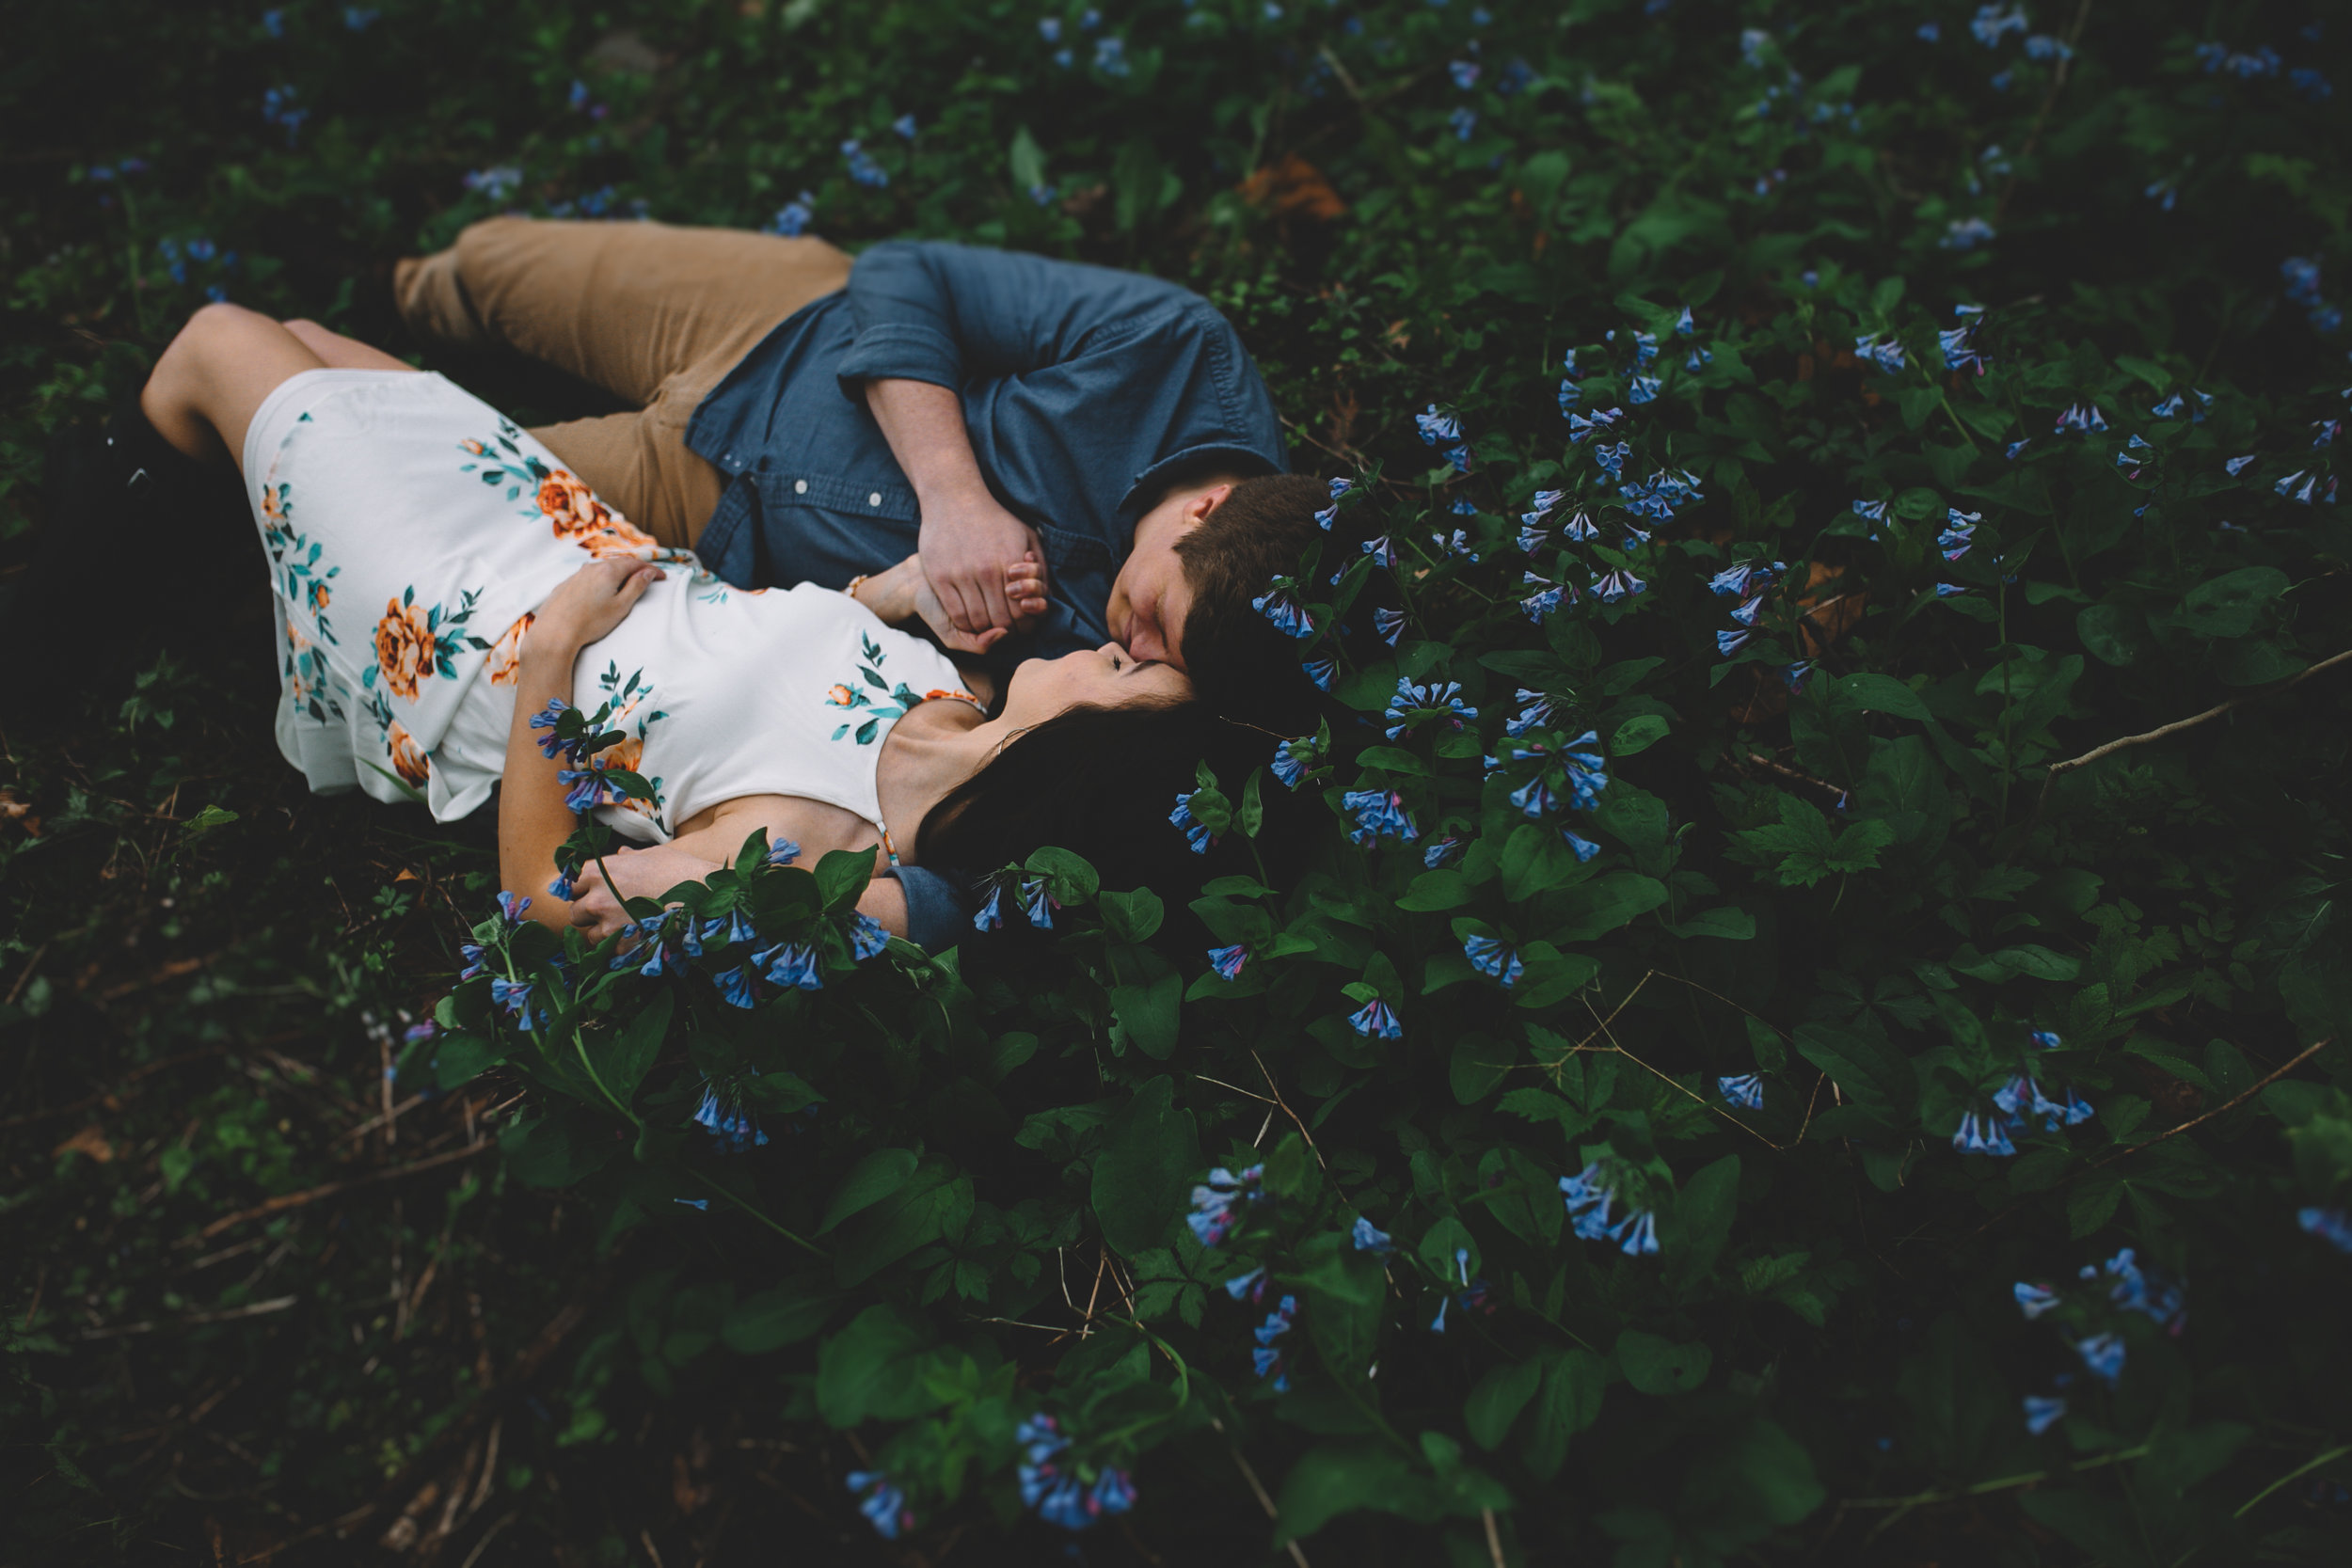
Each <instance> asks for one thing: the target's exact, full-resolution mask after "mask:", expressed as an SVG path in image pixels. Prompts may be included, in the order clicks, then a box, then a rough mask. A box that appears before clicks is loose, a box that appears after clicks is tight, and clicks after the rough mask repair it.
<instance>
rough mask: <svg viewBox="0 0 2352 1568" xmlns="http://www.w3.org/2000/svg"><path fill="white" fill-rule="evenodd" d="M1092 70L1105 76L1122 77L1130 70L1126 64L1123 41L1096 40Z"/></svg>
mask: <svg viewBox="0 0 2352 1568" xmlns="http://www.w3.org/2000/svg"><path fill="white" fill-rule="evenodd" d="M1094 69H1095V70H1097V71H1101V72H1102V73H1103V74H1104V75H1105V76H1124V75H1126V74H1127V72H1128V71H1129V70H1130V69H1131V68H1130V67H1129V66H1128V64H1127V40H1125V39H1096V40H1094Z"/></svg>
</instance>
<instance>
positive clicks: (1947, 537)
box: [1935, 506, 1984, 561]
mask: <svg viewBox="0 0 2352 1568" xmlns="http://www.w3.org/2000/svg"><path fill="white" fill-rule="evenodd" d="M1944 519H1945V521H1944V530H1943V531H1942V532H1940V533H1938V534H1937V535H1936V536H1935V547H1936V548H1937V549H1939V550H1942V551H1943V552H1944V559H1945V560H1947V561H1958V560H1959V559H1960V558H1961V557H1962V556H1963V555H1966V554H1967V553H1968V547H1969V546H1970V545H1971V544H1972V543H1973V542H1974V541H1975V539H1976V536H1977V525H1978V524H1979V523H1980V522H1982V521H1984V514H1983V513H1981V512H1963V511H1962V510H1960V508H1958V507H1956V506H1955V507H1949V508H1947V509H1946V511H1945V513H1944Z"/></svg>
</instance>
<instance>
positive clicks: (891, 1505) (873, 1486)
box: [848, 1470, 914, 1541]
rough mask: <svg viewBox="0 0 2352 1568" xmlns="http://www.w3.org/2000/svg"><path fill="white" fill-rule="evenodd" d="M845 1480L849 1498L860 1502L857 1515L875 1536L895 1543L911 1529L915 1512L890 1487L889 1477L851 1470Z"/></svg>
mask: <svg viewBox="0 0 2352 1568" xmlns="http://www.w3.org/2000/svg"><path fill="white" fill-rule="evenodd" d="M848 1480H849V1487H850V1495H851V1496H852V1497H860V1498H862V1499H863V1500H862V1501H861V1502H859V1504H858V1505H857V1511H858V1512H859V1513H863V1514H865V1515H866V1522H867V1523H868V1524H870V1525H872V1526H873V1527H874V1533H875V1534H877V1535H879V1536H881V1537H882V1539H883V1540H884V1541H896V1540H898V1537H899V1536H900V1535H901V1534H902V1533H904V1532H905V1531H907V1530H911V1529H913V1528H914V1510H913V1509H911V1508H909V1507H907V1498H906V1494H905V1493H904V1492H901V1491H900V1490H898V1488H897V1487H896V1486H893V1485H891V1484H890V1478H889V1477H888V1476H885V1475H883V1474H882V1472H881V1471H879V1470H852V1471H850V1474H849V1478H848Z"/></svg>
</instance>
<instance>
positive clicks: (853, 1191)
mask: <svg viewBox="0 0 2352 1568" xmlns="http://www.w3.org/2000/svg"><path fill="white" fill-rule="evenodd" d="M919 1163H920V1161H919V1159H918V1157H917V1156H916V1154H915V1152H914V1150H913V1149H911V1148H878V1149H876V1150H874V1151H873V1152H872V1153H871V1154H868V1155H866V1158H864V1159H863V1160H860V1161H859V1162H858V1163H857V1164H854V1165H851V1166H850V1174H849V1175H847V1176H845V1177H843V1178H842V1179H841V1185H840V1186H838V1187H836V1188H834V1194H833V1202H832V1203H831V1204H830V1205H828V1206H827V1207H826V1209H825V1217H824V1220H823V1222H822V1223H820V1224H819V1225H818V1227H817V1234H818V1235H819V1236H822V1235H823V1234H825V1232H827V1231H828V1230H831V1229H832V1228H833V1227H835V1226H837V1225H839V1224H840V1223H841V1222H842V1221H843V1220H846V1219H848V1218H849V1217H850V1215H851V1214H854V1213H858V1212H861V1211H863V1210H866V1209H870V1208H872V1207H873V1206H874V1205H875V1204H877V1203H880V1202H881V1201H882V1199H883V1198H886V1197H888V1196H890V1195H891V1194H892V1193H895V1192H897V1191H898V1189H899V1188H901V1187H903V1186H905V1185H906V1184H907V1182H908V1180H910V1179H911V1178H913V1176H914V1167H915V1166H916V1164H919Z"/></svg>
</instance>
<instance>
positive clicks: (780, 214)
mask: <svg viewBox="0 0 2352 1568" xmlns="http://www.w3.org/2000/svg"><path fill="white" fill-rule="evenodd" d="M816 216H817V198H816V197H814V196H813V195H811V194H810V193H808V192H807V191H803V192H802V193H801V194H800V195H799V196H797V197H795V198H793V199H791V200H790V201H787V202H786V203H785V204H784V205H783V206H781V207H779V208H777V209H776V215H775V216H774V217H771V218H770V219H769V220H768V228H767V232H769V233H771V234H782V235H784V236H785V237H786V238H787V239H790V238H796V237H798V236H800V235H802V234H805V233H807V232H808V226H809V224H810V223H811V222H812V221H814V219H815V218H816Z"/></svg>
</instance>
